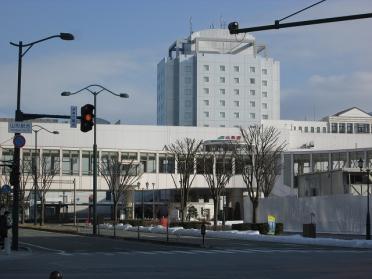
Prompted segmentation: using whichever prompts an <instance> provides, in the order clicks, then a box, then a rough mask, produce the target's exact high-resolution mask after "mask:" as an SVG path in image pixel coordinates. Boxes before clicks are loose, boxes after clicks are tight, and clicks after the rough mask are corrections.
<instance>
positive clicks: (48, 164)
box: [41, 150, 60, 175]
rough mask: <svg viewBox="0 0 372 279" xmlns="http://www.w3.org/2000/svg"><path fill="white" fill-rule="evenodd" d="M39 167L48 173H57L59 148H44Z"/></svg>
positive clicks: (58, 168)
mask: <svg viewBox="0 0 372 279" xmlns="http://www.w3.org/2000/svg"><path fill="white" fill-rule="evenodd" d="M41 168H42V170H43V169H44V171H45V173H46V174H48V175H50V174H54V175H59V170H60V158H59V150H44V151H43V156H42V161H41Z"/></svg>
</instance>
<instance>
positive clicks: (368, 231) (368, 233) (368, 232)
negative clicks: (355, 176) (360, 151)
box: [358, 158, 371, 240]
mask: <svg viewBox="0 0 372 279" xmlns="http://www.w3.org/2000/svg"><path fill="white" fill-rule="evenodd" d="M358 167H359V168H360V172H361V173H362V178H363V159H362V158H360V159H359V161H358ZM370 172H371V170H370V169H366V173H367V220H366V239H367V240H370V239H371V218H370V213H369V173H370ZM362 182H363V179H362Z"/></svg>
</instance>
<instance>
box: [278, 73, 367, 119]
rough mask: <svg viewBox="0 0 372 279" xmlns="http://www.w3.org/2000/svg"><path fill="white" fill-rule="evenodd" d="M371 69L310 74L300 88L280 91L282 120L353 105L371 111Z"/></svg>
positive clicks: (321, 115) (333, 111)
mask: <svg viewBox="0 0 372 279" xmlns="http://www.w3.org/2000/svg"><path fill="white" fill-rule="evenodd" d="M371 88H372V71H371V72H355V73H352V74H341V75H329V76H322V75H319V74H318V75H313V76H311V77H310V78H309V79H308V82H307V83H306V84H305V85H304V86H303V88H289V89H286V90H283V94H282V117H283V118H284V119H292V118H293V119H304V118H307V119H313V117H314V110H315V114H316V115H315V117H316V118H321V117H323V116H326V115H330V114H333V113H336V112H338V111H340V110H343V109H346V108H349V107H353V106H357V107H360V108H361V109H363V110H365V111H368V112H371V111H372V107H371V104H372V92H371Z"/></svg>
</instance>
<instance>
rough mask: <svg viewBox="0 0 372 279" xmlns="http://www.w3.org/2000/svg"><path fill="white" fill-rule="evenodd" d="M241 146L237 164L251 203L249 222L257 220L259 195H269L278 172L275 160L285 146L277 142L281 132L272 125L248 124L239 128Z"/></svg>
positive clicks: (283, 143)
mask: <svg viewBox="0 0 372 279" xmlns="http://www.w3.org/2000/svg"><path fill="white" fill-rule="evenodd" d="M240 132H241V134H242V138H243V143H244V144H243V145H241V148H240V149H239V151H238V152H237V155H239V156H238V157H240V158H239V160H238V163H239V164H241V165H242V167H241V170H242V171H241V172H242V177H243V181H244V183H245V185H246V188H247V191H248V196H249V198H250V200H251V202H252V209H253V210H252V223H256V222H257V208H258V203H259V198H260V194H261V193H262V192H264V188H265V192H266V194H267V195H269V194H270V192H271V190H272V188H273V186H274V183H275V178H276V176H277V175H278V172H277V166H278V164H277V159H278V158H279V157H278V155H280V154H281V152H282V151H283V149H284V147H285V142H279V136H280V133H279V131H278V130H277V129H275V128H274V127H263V126H251V127H249V128H248V129H247V130H244V129H242V128H240Z"/></svg>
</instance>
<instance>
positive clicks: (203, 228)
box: [200, 222, 206, 247]
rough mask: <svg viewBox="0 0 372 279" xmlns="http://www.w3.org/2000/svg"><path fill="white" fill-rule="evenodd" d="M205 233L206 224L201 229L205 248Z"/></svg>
mask: <svg viewBox="0 0 372 279" xmlns="http://www.w3.org/2000/svg"><path fill="white" fill-rule="evenodd" d="M205 232H206V226H205V223H204V222H203V224H202V225H201V227H200V233H201V235H202V237H203V247H204V241H205Z"/></svg>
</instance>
